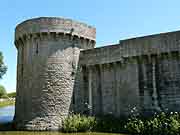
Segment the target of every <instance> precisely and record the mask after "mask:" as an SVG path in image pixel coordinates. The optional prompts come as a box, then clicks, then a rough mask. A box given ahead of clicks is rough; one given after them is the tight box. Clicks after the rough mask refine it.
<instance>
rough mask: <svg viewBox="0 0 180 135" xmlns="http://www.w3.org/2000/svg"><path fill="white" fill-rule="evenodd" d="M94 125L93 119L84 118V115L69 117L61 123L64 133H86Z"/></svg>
mask: <svg viewBox="0 0 180 135" xmlns="http://www.w3.org/2000/svg"><path fill="white" fill-rule="evenodd" d="M95 125H96V120H95V118H94V117H90V116H88V117H86V116H84V115H80V114H77V115H74V114H73V115H70V116H69V117H67V118H66V119H65V120H64V121H63V131H64V132H86V131H92V129H93V127H94V126H95Z"/></svg>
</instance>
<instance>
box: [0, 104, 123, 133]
mask: <svg viewBox="0 0 180 135" xmlns="http://www.w3.org/2000/svg"><path fill="white" fill-rule="evenodd" d="M14 110H15V107H14V105H10V106H5V107H0V123H4V122H11V121H12V120H13V117H14ZM1 134H2V135H69V134H68V133H59V132H27V131H0V135H1ZM70 135H120V134H110V133H74V134H72V133H71V134H70Z"/></svg>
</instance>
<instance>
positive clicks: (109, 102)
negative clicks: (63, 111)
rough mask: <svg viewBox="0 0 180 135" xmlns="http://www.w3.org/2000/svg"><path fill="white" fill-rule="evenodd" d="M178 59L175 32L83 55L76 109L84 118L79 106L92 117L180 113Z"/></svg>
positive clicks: (179, 35) (179, 36)
mask: <svg viewBox="0 0 180 135" xmlns="http://www.w3.org/2000/svg"><path fill="white" fill-rule="evenodd" d="M179 54H180V32H179V31H177V32H170V33H163V34H157V35H151V36H145V37H139V38H133V39H127V40H122V41H120V44H117V45H111V46H105V47H100V48H95V49H89V50H84V51H81V54H80V66H81V67H82V77H81V82H83V83H81V85H82V90H81V91H79V93H78V92H76V94H77V96H76V97H77V103H81V106H82V107H83V108H84V112H87V107H86V105H82V103H83V104H84V103H85V104H86V103H88V105H89V106H90V108H89V109H90V110H89V111H90V113H91V114H96V115H102V114H104V115H106V114H113V115H115V116H127V115H129V114H130V113H131V111H132V110H134V109H135V110H134V111H136V112H138V113H141V114H143V115H149V114H152V113H154V112H159V111H165V112H166V111H180V109H179V108H180V55H179ZM79 95H81V96H79ZM77 106H80V105H77ZM91 108H92V109H91ZM82 110H83V109H82V108H81V112H82Z"/></svg>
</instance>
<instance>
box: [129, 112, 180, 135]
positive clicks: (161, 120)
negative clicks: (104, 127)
mask: <svg viewBox="0 0 180 135" xmlns="http://www.w3.org/2000/svg"><path fill="white" fill-rule="evenodd" d="M125 128H126V130H127V131H128V132H129V133H132V134H142V135H143V134H144V135H147V134H153V135H159V134H163V135H175V134H176V135H178V134H180V114H179V113H173V112H171V114H165V113H163V112H162V113H161V114H158V115H154V116H153V117H151V118H149V119H140V118H131V119H129V120H128V122H127V124H126V125H125Z"/></svg>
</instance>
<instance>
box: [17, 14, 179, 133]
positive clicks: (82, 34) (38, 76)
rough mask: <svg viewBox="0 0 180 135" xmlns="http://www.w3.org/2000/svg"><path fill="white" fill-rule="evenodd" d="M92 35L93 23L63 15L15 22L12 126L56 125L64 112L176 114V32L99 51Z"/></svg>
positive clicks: (39, 127) (52, 127)
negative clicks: (15, 83) (16, 54)
mask: <svg viewBox="0 0 180 135" xmlns="http://www.w3.org/2000/svg"><path fill="white" fill-rule="evenodd" d="M95 38H96V29H95V28H94V27H91V26H89V25H86V24H84V23H80V22H76V21H73V20H71V19H64V18H56V17H41V18H35V19H30V20H27V21H24V22H23V23H21V24H19V25H18V26H17V27H16V31H15V45H16V47H17V51H18V58H17V97H16V109H15V117H14V123H15V124H16V126H17V129H23V130H59V129H61V127H62V121H63V119H65V118H66V117H67V116H68V115H69V114H70V113H71V112H75V113H82V114H87V115H95V116H102V115H109V114H110V115H113V116H115V117H124V116H125V117H127V116H128V115H130V114H131V113H132V111H133V112H134V113H138V114H140V115H145V116H146V115H147V116H148V115H151V114H153V113H154V112H161V111H164V112H170V111H180V31H176V32H169V33H162V34H156V35H150V36H145V37H137V38H132V39H127V40H121V41H120V42H119V44H116V45H109V46H105V47H99V48H94V46H95Z"/></svg>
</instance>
